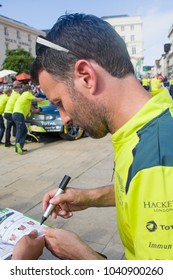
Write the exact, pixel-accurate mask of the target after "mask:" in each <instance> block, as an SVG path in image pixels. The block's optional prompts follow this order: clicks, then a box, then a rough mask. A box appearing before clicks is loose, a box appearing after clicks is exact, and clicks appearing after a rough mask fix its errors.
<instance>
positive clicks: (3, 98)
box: [0, 93, 9, 115]
mask: <svg viewBox="0 0 173 280" xmlns="http://www.w3.org/2000/svg"><path fill="white" fill-rule="evenodd" d="M8 98H9V97H8V95H7V94H5V93H3V94H2V95H0V115H2V114H3V113H4V110H5V106H6V104H7V101H8Z"/></svg>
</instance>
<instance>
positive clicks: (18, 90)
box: [4, 80, 23, 148]
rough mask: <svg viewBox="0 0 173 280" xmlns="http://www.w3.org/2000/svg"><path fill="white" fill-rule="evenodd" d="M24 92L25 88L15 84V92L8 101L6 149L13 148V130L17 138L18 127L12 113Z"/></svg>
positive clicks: (5, 112)
mask: <svg viewBox="0 0 173 280" xmlns="http://www.w3.org/2000/svg"><path fill="white" fill-rule="evenodd" d="M22 92H23V86H22V84H21V83H20V82H19V81H17V80H16V81H14V82H13V91H12V93H11V95H10V97H9V99H8V101H7V104H6V106H5V110H4V118H5V119H6V130H5V147H7V148H9V147H13V146H14V145H13V144H11V140H10V139H11V130H12V129H13V136H16V126H15V123H14V121H13V120H12V113H13V109H14V105H15V102H16V100H17V99H18V98H19V96H20V95H21V93H22Z"/></svg>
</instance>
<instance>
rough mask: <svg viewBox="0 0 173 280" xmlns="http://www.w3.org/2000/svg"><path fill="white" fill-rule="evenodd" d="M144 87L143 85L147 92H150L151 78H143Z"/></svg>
mask: <svg viewBox="0 0 173 280" xmlns="http://www.w3.org/2000/svg"><path fill="white" fill-rule="evenodd" d="M142 85H143V87H144V88H145V89H146V90H147V91H149V90H150V79H149V77H147V76H144V77H143V78H142Z"/></svg>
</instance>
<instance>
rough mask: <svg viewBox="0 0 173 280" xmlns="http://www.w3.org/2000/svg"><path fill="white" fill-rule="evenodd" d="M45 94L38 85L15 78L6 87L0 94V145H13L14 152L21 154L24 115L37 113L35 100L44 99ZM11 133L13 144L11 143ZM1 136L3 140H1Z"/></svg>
mask: <svg viewBox="0 0 173 280" xmlns="http://www.w3.org/2000/svg"><path fill="white" fill-rule="evenodd" d="M45 99H46V96H45V95H44V93H43V92H42V91H41V89H40V86H33V85H32V84H29V83H28V84H22V83H21V82H20V81H17V80H15V81H14V82H13V86H12V87H6V88H5V89H4V90H3V91H1V94H0V145H4V146H5V147H6V148H9V147H15V152H16V153H17V154H19V155H23V154H25V153H26V152H27V150H26V149H24V144H25V140H26V137H27V132H28V130H27V126H26V122H25V120H26V117H27V115H28V114H29V113H30V112H34V113H38V112H40V109H39V108H38V107H37V102H41V101H44V100H45ZM11 135H13V137H14V138H15V144H13V143H11ZM3 137H4V138H5V142H3Z"/></svg>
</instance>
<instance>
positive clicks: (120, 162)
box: [111, 88, 173, 260]
mask: <svg viewBox="0 0 173 280" xmlns="http://www.w3.org/2000/svg"><path fill="white" fill-rule="evenodd" d="M111 138H112V143H113V147H114V154H115V164H116V165H115V178H114V183H115V195H116V212H117V220H118V227H119V232H120V236H121V239H122V242H123V244H124V248H125V256H126V259H131V260H140V259H148V260H150V259H155V260H157V259H165V260H166V259H167V260H168V259H169V260H170V259H173V101H172V98H171V96H170V94H169V92H168V91H167V90H166V89H164V88H163V89H160V90H159V94H156V95H155V96H154V97H153V98H151V99H150V100H149V101H148V102H147V103H146V104H145V105H144V107H143V108H142V109H141V110H140V111H139V112H138V113H137V114H136V115H135V116H134V117H133V118H132V119H131V120H129V121H128V122H127V123H126V124H125V125H124V126H123V127H121V128H120V129H119V130H118V131H117V132H115V133H114V134H113V135H112V137H111Z"/></svg>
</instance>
